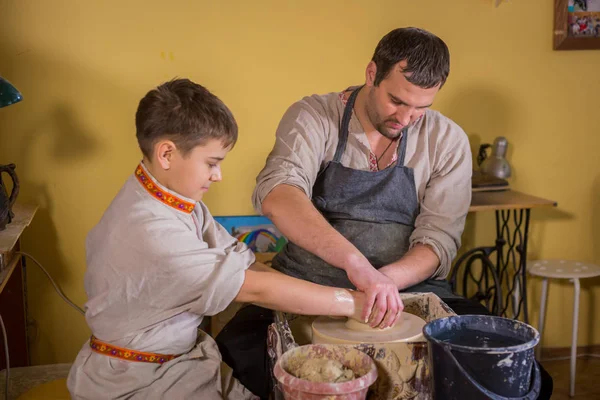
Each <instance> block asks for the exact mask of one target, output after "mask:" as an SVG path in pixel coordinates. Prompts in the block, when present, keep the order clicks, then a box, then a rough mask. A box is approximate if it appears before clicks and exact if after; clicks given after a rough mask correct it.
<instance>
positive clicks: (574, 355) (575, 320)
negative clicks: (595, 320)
mask: <svg viewBox="0 0 600 400" xmlns="http://www.w3.org/2000/svg"><path fill="white" fill-rule="evenodd" d="M572 281H573V285H574V289H575V293H574V298H573V337H572V338H571V381H570V387H569V396H571V397H573V396H575V368H576V367H577V326H578V323H579V289H580V286H579V279H577V278H575V279H573V280H572Z"/></svg>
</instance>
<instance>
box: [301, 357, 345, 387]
mask: <svg viewBox="0 0 600 400" xmlns="http://www.w3.org/2000/svg"><path fill="white" fill-rule="evenodd" d="M289 372H290V373H291V374H292V375H294V376H296V377H297V378H300V379H305V380H307V381H311V382H329V383H339V382H347V381H350V380H352V379H354V378H355V376H354V372H352V370H351V369H350V368H346V367H344V365H343V364H342V363H341V362H339V361H337V360H328V359H325V358H316V359H315V358H313V359H308V360H306V361H304V363H303V364H302V365H300V367H299V368H298V369H297V370H295V371H289Z"/></svg>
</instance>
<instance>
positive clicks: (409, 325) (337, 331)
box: [312, 312, 426, 343]
mask: <svg viewBox="0 0 600 400" xmlns="http://www.w3.org/2000/svg"><path fill="white" fill-rule="evenodd" d="M425 324H426V322H425V321H424V320H423V319H421V318H419V317H417V316H416V315H413V314H409V313H407V312H403V313H402V314H401V315H400V318H399V319H398V322H397V323H396V325H394V326H393V327H392V328H386V329H373V328H371V327H370V326H368V325H366V324H363V323H361V322H358V321H354V320H346V319H345V318H343V319H334V318H330V317H319V318H317V319H316V320H315V321H314V322H313V324H312V333H313V343H392V342H409V341H421V340H423V327H424V326H425Z"/></svg>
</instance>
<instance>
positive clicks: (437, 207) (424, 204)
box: [252, 93, 472, 279]
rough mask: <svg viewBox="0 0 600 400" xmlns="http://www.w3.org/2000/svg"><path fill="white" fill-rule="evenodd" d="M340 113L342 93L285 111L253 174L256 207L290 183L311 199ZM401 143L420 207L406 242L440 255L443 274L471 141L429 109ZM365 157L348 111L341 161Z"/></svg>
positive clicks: (465, 192)
mask: <svg viewBox="0 0 600 400" xmlns="http://www.w3.org/2000/svg"><path fill="white" fill-rule="evenodd" d="M343 113H344V102H343V98H342V95H341V93H329V94H326V95H313V96H310V97H305V98H303V99H302V100H300V101H298V102H296V103H294V104H293V105H292V106H291V107H290V108H289V109H288V110H287V112H286V113H285V115H284V116H283V118H282V120H281V122H280V124H279V127H278V128H277V133H276V139H275V145H274V147H273V150H272V151H271V153H270V154H269V156H268V158H267V162H266V165H265V167H264V169H263V170H262V171H261V172H260V174H259V175H258V177H257V179H256V182H257V184H256V188H255V190H254V194H253V197H252V201H253V204H254V207H255V209H256V210H257V211H258V212H261V204H262V202H263V200H264V199H265V197H266V196H267V195H268V194H269V192H271V190H273V188H274V187H275V186H277V185H280V184H288V185H293V186H296V187H298V188H300V189H302V190H303V191H304V192H305V193H306V195H307V196H308V197H309V198H311V197H312V188H313V185H314V183H315V180H316V178H317V174H318V173H319V171H321V170H322V169H323V168H325V166H326V165H327V163H328V162H329V161H331V160H332V159H333V157H334V154H335V150H336V146H337V144H338V137H339V127H340V124H341V120H342V115H343ZM402 140H407V147H406V159H405V165H406V166H407V167H410V168H412V169H413V170H414V176H415V185H416V187H417V195H418V201H419V204H420V213H419V215H418V217H417V219H416V222H415V230H414V231H413V233H412V235H411V237H410V242H411V246H414V244H416V243H424V244H427V245H430V246H431V247H432V248H433V249H434V251H435V253H436V254H437V256H438V257H439V259H440V265H439V267H438V269H437V270H436V272H435V273H434V275H433V277H434V278H438V279H444V278H445V277H446V276H447V275H448V273H449V272H450V268H451V263H452V260H453V259H454V257H455V256H456V252H457V250H458V248H459V247H460V240H461V235H462V231H463V229H464V224H465V218H466V215H467V212H468V209H469V205H470V203H471V174H472V161H471V149H470V146H469V141H468V138H467V135H466V134H465V133H464V131H463V130H462V129H461V128H460V127H459V126H458V125H457V124H455V123H454V122H453V121H451V120H450V119H448V118H446V117H444V116H443V115H442V114H440V113H439V112H437V111H433V110H427V111H426V113H425V114H424V115H423V117H422V118H421V119H420V120H418V121H417V122H416V123H415V124H414V125H412V126H411V127H410V128H409V129H408V133H407V135H406V138H402ZM370 154H371V148H370V145H369V141H368V139H367V136H366V134H365V132H364V129H363V128H362V126H361V124H360V122H359V121H358V119H357V117H356V115H354V113H353V115H352V118H351V120H350V126H349V135H348V144H347V146H346V150H345V152H344V154H343V156H342V159H341V162H342V164H343V165H344V166H346V167H349V168H354V169H358V170H364V171H369V170H370V169H369V155H370Z"/></svg>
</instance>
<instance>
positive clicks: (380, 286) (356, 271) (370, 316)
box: [346, 265, 404, 329]
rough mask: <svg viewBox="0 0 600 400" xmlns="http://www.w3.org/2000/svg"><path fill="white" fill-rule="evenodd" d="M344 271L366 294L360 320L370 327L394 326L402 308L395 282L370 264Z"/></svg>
mask: <svg viewBox="0 0 600 400" xmlns="http://www.w3.org/2000/svg"><path fill="white" fill-rule="evenodd" d="M346 273H347V274H348V279H350V281H351V282H352V283H353V284H354V286H356V288H357V289H358V290H360V291H361V292H365V295H366V300H365V306H364V308H363V312H362V314H361V321H363V322H368V323H369V325H370V326H371V327H372V328H376V327H378V328H381V329H383V328H387V327H390V326H394V324H395V323H396V321H397V320H398V318H399V317H400V313H401V312H402V310H403V309H404V304H403V303H402V300H401V299H400V294H399V293H398V288H397V287H396V285H395V283H394V282H393V281H392V280H391V279H390V278H388V277H387V276H385V275H384V274H382V273H381V272H379V271H377V270H376V269H375V268H373V266H371V265H361V266H359V267H350V268H347V269H346Z"/></svg>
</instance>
